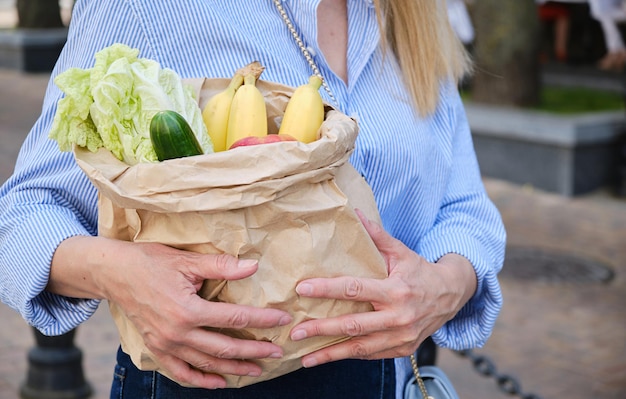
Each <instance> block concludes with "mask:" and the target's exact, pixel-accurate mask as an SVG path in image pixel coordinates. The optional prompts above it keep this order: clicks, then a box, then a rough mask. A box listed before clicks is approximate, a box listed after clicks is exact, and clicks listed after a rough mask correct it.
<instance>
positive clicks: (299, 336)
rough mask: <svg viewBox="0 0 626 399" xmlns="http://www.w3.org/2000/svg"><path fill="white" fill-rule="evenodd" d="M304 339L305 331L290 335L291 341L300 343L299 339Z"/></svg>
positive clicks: (297, 331)
mask: <svg viewBox="0 0 626 399" xmlns="http://www.w3.org/2000/svg"><path fill="white" fill-rule="evenodd" d="M305 338H306V331H304V330H296V331H294V332H292V333H291V340H292V341H300V340H301V339H305Z"/></svg>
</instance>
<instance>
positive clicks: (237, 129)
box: [226, 73, 267, 148]
mask: <svg viewBox="0 0 626 399" xmlns="http://www.w3.org/2000/svg"><path fill="white" fill-rule="evenodd" d="M256 79H257V77H256V76H255V74H254V73H248V74H246V75H245V76H244V78H243V85H242V86H241V87H240V88H239V89H237V91H236V92H235V96H234V97H233V101H232V103H231V106H230V114H229V116H228V127H227V133H226V148H230V146H231V145H232V144H233V143H234V142H235V141H237V140H239V139H242V138H244V137H248V136H257V137H263V136H267V110H266V108H265V98H264V97H263V94H262V93H261V91H260V90H259V89H258V88H257V87H256Z"/></svg>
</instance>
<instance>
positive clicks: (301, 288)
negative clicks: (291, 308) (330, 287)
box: [296, 283, 313, 296]
mask: <svg viewBox="0 0 626 399" xmlns="http://www.w3.org/2000/svg"><path fill="white" fill-rule="evenodd" d="M296 292H297V293H298V294H300V295H304V296H307V295H311V294H313V286H312V285H311V284H309V283H302V284H300V285H298V286H297V287H296Z"/></svg>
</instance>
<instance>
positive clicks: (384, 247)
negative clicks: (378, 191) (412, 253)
mask: <svg viewBox="0 0 626 399" xmlns="http://www.w3.org/2000/svg"><path fill="white" fill-rule="evenodd" d="M355 212H356V214H357V216H358V217H359V219H361V223H363V226H364V227H365V230H366V231H367V233H368V234H369V235H370V237H371V238H372V241H374V245H376V248H378V250H379V251H381V252H383V253H388V252H391V251H393V250H394V248H397V246H398V244H400V241H398V240H397V239H395V238H394V237H392V236H391V235H390V234H389V233H387V232H386V231H385V229H383V227H382V226H381V225H379V224H378V223H374V222H372V221H371V220H369V219H368V218H367V217H366V216H365V215H364V214H363V212H361V211H360V210H359V209H355Z"/></svg>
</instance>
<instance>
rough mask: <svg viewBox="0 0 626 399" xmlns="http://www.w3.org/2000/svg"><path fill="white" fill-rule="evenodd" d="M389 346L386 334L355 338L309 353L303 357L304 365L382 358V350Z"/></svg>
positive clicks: (311, 365)
mask: <svg viewBox="0 0 626 399" xmlns="http://www.w3.org/2000/svg"><path fill="white" fill-rule="evenodd" d="M388 348H389V339H388V337H387V336H386V335H385V334H374V335H370V336H367V337H362V338H353V339H350V340H347V341H343V342H340V343H338V344H335V345H331V346H328V347H325V348H323V349H320V350H318V351H315V352H312V353H310V354H307V355H306V356H304V357H303V358H302V365H303V366H304V367H314V366H319V365H321V364H325V363H330V362H334V361H338V360H344V359H369V360H371V359H382V358H383V357H381V355H380V353H382V352H381V351H383V350H386V349H388Z"/></svg>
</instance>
